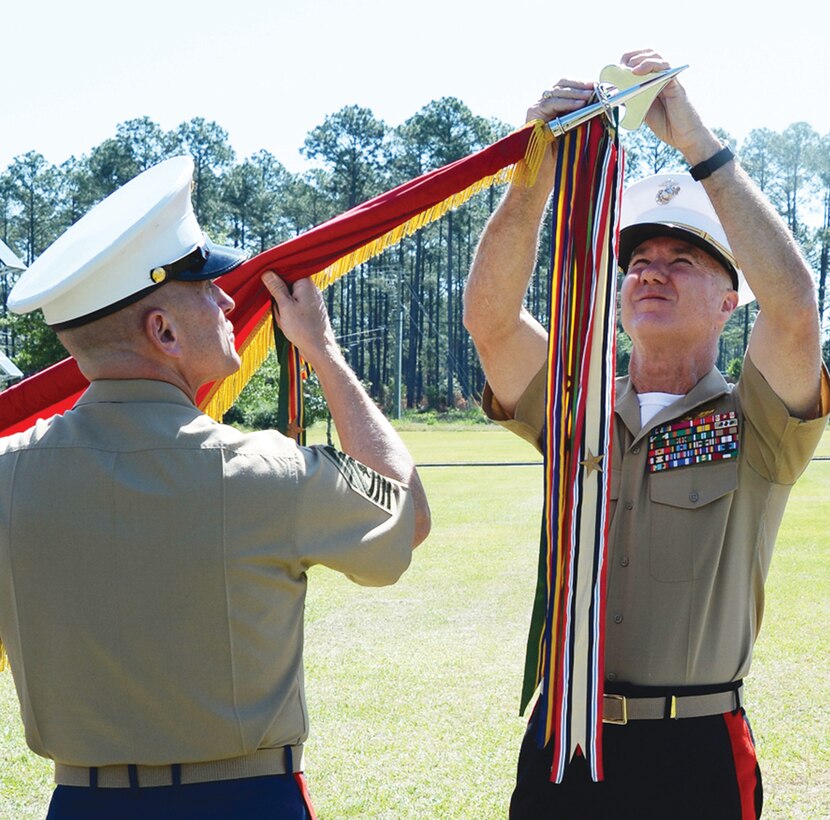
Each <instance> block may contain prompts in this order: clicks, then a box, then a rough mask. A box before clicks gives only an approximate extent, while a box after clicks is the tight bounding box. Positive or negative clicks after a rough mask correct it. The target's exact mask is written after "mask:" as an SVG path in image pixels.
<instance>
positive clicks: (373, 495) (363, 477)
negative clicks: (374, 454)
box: [320, 446, 400, 514]
mask: <svg viewBox="0 0 830 820" xmlns="http://www.w3.org/2000/svg"><path fill="white" fill-rule="evenodd" d="M320 450H321V452H322V453H323V454H324V455H326V456H327V457H328V458H329V459H331V461H333V462H334V463H335V464H336V465H337V468H338V470H340V474H341V475H342V476H343V478H345V479H346V481H347V482H348V484H349V486H350V487H351V488H352V489H353V490H354V491H355V492H356V493H359V494H360V495H362V496H364V497H365V498H368V499H369V501H371V502H372V503H373V504H376V505H377V506H378V507H380V508H381V509H383V510H385V511H386V512H388V513H390V514H391V513H392V512H393V511H394V509H395V508H396V506H397V504H398V496H399V494H400V489H399V487H398V485H397V484H396V483H395V482H394V481H392V480H391V479H390V478H387V477H386V476H382V475H381V474H380V473H377V472H375V471H374V470H373V469H372V468H371V467H367V466H366V465H365V464H362V463H361V462H359V461H357V460H356V459H354V458H352V457H351V456H349V455H346V453H343V452H341V451H340V450H337V449H335V448H334V447H329V446H324V447H320Z"/></svg>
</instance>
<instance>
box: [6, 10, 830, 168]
mask: <svg viewBox="0 0 830 820" xmlns="http://www.w3.org/2000/svg"><path fill="white" fill-rule="evenodd" d="M563 5H564V4H561V3H550V2H548V3H542V2H539V0H535V1H531V0H475V2H471V1H470V0H421V2H409V3H402V2H396V1H395V0H386V1H385V2H381V0H293V1H292V2H287V1H286V0H270V2H266V0H232V1H231V2H219V1H218V0H200V1H199V2H193V0H165V2H160V0H143V2H140V3H119V2H113V0H108V2H103V0H72V2H65V0H61V2H57V1H53V2H38V0H27V2H21V1H20V0H3V3H2V12H1V13H0V21H1V23H0V24H1V25H2V43H1V44H0V59H2V68H0V112H1V113H2V132H1V133H2V137H0V169H4V168H6V167H7V165H8V164H9V162H10V161H11V160H12V158H13V157H15V156H16V155H18V154H23V153H25V152H26V151H29V150H35V151H39V152H40V153H42V154H44V156H45V157H46V158H47V160H49V161H50V162H54V163H60V162H63V161H64V160H65V159H67V158H68V157H69V156H71V155H73V154H74V155H76V156H80V155H81V154H83V153H86V152H88V151H89V150H90V148H92V147H93V146H95V145H97V144H98V143H100V142H101V141H102V140H104V139H106V138H107V137H109V136H112V135H113V134H114V132H115V127H116V125H117V124H118V123H120V122H123V121H124V120H127V119H131V118H134V117H140V116H144V115H147V116H149V117H150V118H151V119H153V120H154V121H156V122H157V123H159V124H160V125H161V126H162V128H164V129H170V128H173V127H175V126H176V125H178V124H179V123H180V122H183V121H185V120H188V119H190V118H192V117H195V116H201V117H205V118H207V119H209V120H215V121H216V122H218V123H219V125H221V126H222V127H223V128H225V129H226V130H227V131H228V133H229V139H230V143H231V145H232V146H233V147H234V148H235V150H236V152H237V155H238V157H240V158H241V157H245V156H248V155H250V154H252V153H254V152H255V151H257V150H259V149H260V148H266V149H267V150H269V151H271V152H272V153H273V154H275V155H276V157H277V158H278V159H279V160H280V161H282V162H283V163H284V164H285V165H286V166H287V167H288V168H289V169H290V170H293V171H297V170H300V168H302V167H303V162H302V159H301V157H300V155H299V152H298V149H299V147H300V146H301V144H302V142H303V139H304V137H305V135H306V133H307V132H308V131H309V130H310V129H312V128H313V127H314V126H316V125H319V124H320V123H321V122H322V121H323V119H324V117H325V116H326V115H327V114H330V113H332V112H334V111H336V110H337V109H338V108H340V107H342V106H344V105H349V104H352V103H356V104H359V105H362V106H366V107H369V108H371V109H372V110H373V111H374V113H375V115H376V116H377V117H379V118H382V119H384V120H385V121H386V122H387V123H388V124H390V125H397V124H399V123H401V122H403V120H405V119H406V118H407V117H409V116H411V115H412V114H414V113H415V112H416V111H417V110H418V109H419V108H421V107H422V106H423V105H425V104H426V103H427V102H429V101H430V100H432V99H437V98H439V97H442V96H455V97H459V98H460V99H462V100H463V101H464V102H465V103H467V105H469V106H470V108H471V109H472V110H473V111H474V113H476V114H480V115H482V116H488V117H489V116H495V117H499V118H500V119H502V120H505V121H507V122H510V123H514V124H516V125H519V124H520V123H521V122H522V121H523V118H524V111H525V109H526V108H527V106H528V104H529V103H531V102H532V101H533V100H534V99H536V97H537V96H538V95H539V93H540V91H541V90H542V89H543V88H544V87H545V86H547V85H550V84H552V83H553V82H555V81H556V80H557V79H558V78H559V77H561V76H570V77H576V78H580V79H596V78H597V76H598V74H599V71H600V69H601V68H602V67H603V66H604V65H605V64H607V63H614V62H617V60H618V59H619V56H620V55H621V54H622V52H623V51H626V50H629V49H630V48H637V47H641V46H645V45H647V46H653V47H655V48H657V49H658V50H661V51H662V52H663V54H664V55H666V57H667V58H668V59H669V60H670V61H671V62H672V64H673V65H681V64H685V63H688V64H689V65H690V68H689V69H688V70H687V71H686V72H685V73H684V75H683V78H682V79H683V82H684V84H685V85H686V87H687V88H688V89H689V92H690V94H691V95H692V97H693V99H694V101H695V103H696V105H697V107H698V109H699V110H700V111H701V113H702V114H703V115H704V118H705V119H706V120H707V122H708V123H709V124H710V125H712V126H719V127H722V128H725V129H726V130H728V131H729V132H730V133H732V134H733V135H734V136H735V137H737V138H738V139H743V138H744V137H745V136H746V134H747V133H748V131H750V130H751V129H752V128H757V127H767V128H772V129H774V130H781V129H783V128H784V127H786V126H787V125H789V124H790V123H793V122H796V121H801V120H804V121H806V122H809V123H810V124H811V125H812V126H813V127H814V128H815V129H816V130H817V131H819V132H820V133H822V134H826V133H828V132H830V100H828V98H827V97H828V95H827V94H826V91H825V89H826V87H827V80H828V69H830V58H828V56H827V55H828V50H827V42H826V41H827V31H828V29H829V28H830V10H828V9H830V4H828V3H826V2H819V0H788V2H786V3H782V4H781V5H780V6H777V7H776V9H775V11H774V12H773V11H772V10H768V8H769V7H766V8H765V7H763V6H758V5H752V4H749V3H741V4H738V3H737V2H735V0H693V1H692V2H682V3H680V2H678V3H672V4H668V3H664V4H659V5H658V4H642V3H639V4H630V5H628V6H626V5H624V4H623V3H619V2H618V3H608V2H605V1H604V0H600V1H599V2H594V3H589V2H574V3H570V4H568V8H565V9H562V6H563Z"/></svg>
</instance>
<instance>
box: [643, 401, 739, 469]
mask: <svg viewBox="0 0 830 820" xmlns="http://www.w3.org/2000/svg"><path fill="white" fill-rule="evenodd" d="M737 456H738V414H737V413H736V412H735V411H734V410H732V411H730V412H728V413H712V414H710V415H706V416H698V417H697V418H693V419H682V420H681V421H675V422H672V423H671V424H664V425H663V426H661V427H655V428H654V430H652V431H651V433H649V436H648V462H647V464H648V467H647V469H648V471H649V472H650V473H657V472H660V471H661V470H671V469H673V468H675V467H686V466H688V465H690V464H702V463H706V462H710V461H724V460H725V459H734V458H737Z"/></svg>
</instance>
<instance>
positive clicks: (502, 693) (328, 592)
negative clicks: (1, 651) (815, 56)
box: [0, 427, 830, 820]
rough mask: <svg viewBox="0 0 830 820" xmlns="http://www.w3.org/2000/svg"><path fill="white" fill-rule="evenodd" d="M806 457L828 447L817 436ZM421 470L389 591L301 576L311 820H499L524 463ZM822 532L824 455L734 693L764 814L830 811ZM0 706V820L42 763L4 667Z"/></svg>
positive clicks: (431, 435)
mask: <svg viewBox="0 0 830 820" xmlns="http://www.w3.org/2000/svg"><path fill="white" fill-rule="evenodd" d="M403 435H404V437H405V438H406V440H407V442H408V443H409V445H410V447H411V449H412V451H413V453H414V454H415V456H416V459H417V460H418V461H419V463H424V464H426V463H446V462H465V461H468V462H485V461H510V462H526V461H532V460H536V459H537V458H538V457H537V455H536V454H535V453H534V451H533V450H532V449H531V448H530V447H529V446H528V445H526V444H524V443H523V442H521V441H519V440H517V439H515V438H513V437H511V436H510V435H509V434H506V433H504V432H502V431H499V430H494V429H493V428H491V427H482V428H475V429H466V430H446V429H429V430H424V431H419V430H414V431H413V430H407V431H405V432H404V433H403ZM315 440H320V438H319V433H315ZM820 454H822V455H825V456H830V433H828V434H825V437H824V440H823V442H822V446H821V450H820ZM422 477H423V480H424V483H425V485H426V487H427V490H428V493H429V495H430V499H431V503H432V511H433V533H432V535H430V537H429V539H428V540H427V542H426V543H425V544H424V545H422V546H421V547H420V548H419V549H418V551H417V552H416V554H415V557H414V561H413V565H412V567H411V569H410V570H409V571H408V572H407V573H406V575H405V576H404V577H403V578H402V579H401V581H400V582H399V583H398V584H397V585H396V586H394V587H388V588H384V589H363V588H360V587H357V586H355V585H353V584H351V583H349V582H348V581H346V580H345V579H343V578H341V577H339V576H337V575H335V574H334V573H332V572H328V571H326V570H318V569H315V570H313V571H312V572H311V577H310V584H309V588H310V592H309V597H308V604H307V613H306V621H307V631H306V684H307V691H308V700H309V710H310V717H311V736H310V739H309V743H308V745H307V752H306V771H307V774H308V778H309V782H310V788H311V792H312V797H313V799H314V801H315V804H316V806H317V809H318V813H319V816H320V817H321V820H338V819H339V818H348V817H355V818H357V817H360V818H390V819H391V818H413V819H414V818H419V820H421V818H474V819H475V820H479V819H482V820H483V819H484V818H502V817H505V816H506V812H507V802H508V799H509V794H510V790H511V786H512V781H513V777H514V770H515V759H516V754H517V750H518V747H519V742H520V738H521V735H522V732H523V728H524V722H523V720H522V719H521V718H520V717H519V716H518V715H517V709H518V693H519V686H520V677H521V667H522V659H523V655H524V639H525V633H526V628H527V622H528V618H529V615H530V600H531V595H532V590H533V585H534V580H535V578H534V575H535V566H536V552H537V546H538V531H539V515H540V505H541V487H540V480H541V471H540V468H539V467H538V466H511V467H489V466H458V467H424V468H423V469H422ZM828 531H830V461H816V462H813V463H812V464H811V465H810V467H809V468H808V470H807V473H806V475H805V477H804V478H803V480H802V481H801V482H800V483H799V484H798V485H797V486H796V489H795V491H794V492H793V495H792V499H791V501H790V505H789V507H788V510H787V514H786V517H785V519H784V524H783V526H782V530H781V534H780V536H779V540H778V547H777V550H776V557H775V560H774V561H773V568H772V571H771V573H770V578H769V583H768V586H767V606H766V613H765V617H764V626H763V631H762V634H761V637H760V639H759V641H758V644H757V647H756V657H755V663H754V666H753V674H752V676H751V678H750V680H749V683H748V687H747V701H748V706H749V709H750V717H751V719H752V723H753V729H754V731H755V738H756V741H757V744H758V747H759V755H760V758H761V765H762V768H763V771H764V776H765V783H766V806H765V813H764V816H765V817H780V818H787V817H816V818H818V817H826V816H828V815H830V774H828V772H830V751H828V749H830V743H829V742H828V741H829V740H830V738H828V729H827V726H828V722H830V702H828V700H827V697H826V695H827V693H828V692H830V671H829V670H830V641H828V638H827V634H826V632H827V624H828V623H829V622H830V619H829V618H828V616H830V603H828V602H829V601H830V534H828ZM0 714H2V722H1V723H0V726H2V728H0V761H2V770H0V818H15V819H16V818H23V817H38V816H43V814H44V813H45V806H46V803H47V802H48V795H49V793H50V791H51V785H50V779H51V770H50V766H49V764H48V763H47V762H45V761H41V760H39V759H38V758H36V757H35V756H34V755H31V754H30V753H28V752H27V751H26V749H25V744H24V741H23V739H22V731H21V729H20V726H19V718H18V714H17V703H16V700H15V699H14V694H13V691H12V685H11V677H10V675H9V674H8V673H5V674H3V675H2V676H0Z"/></svg>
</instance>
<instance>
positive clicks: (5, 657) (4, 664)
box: [0, 641, 9, 672]
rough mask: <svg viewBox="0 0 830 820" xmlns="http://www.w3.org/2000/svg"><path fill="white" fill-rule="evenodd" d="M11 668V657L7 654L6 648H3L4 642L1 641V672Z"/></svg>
mask: <svg viewBox="0 0 830 820" xmlns="http://www.w3.org/2000/svg"><path fill="white" fill-rule="evenodd" d="M8 666H9V656H8V655H7V654H6V647H5V646H3V641H0V672H2V671H4V670H5V669H7V668H8Z"/></svg>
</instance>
